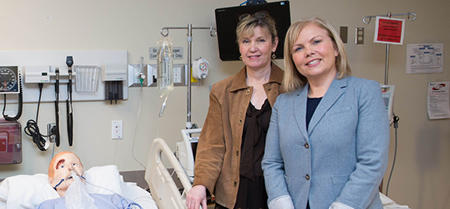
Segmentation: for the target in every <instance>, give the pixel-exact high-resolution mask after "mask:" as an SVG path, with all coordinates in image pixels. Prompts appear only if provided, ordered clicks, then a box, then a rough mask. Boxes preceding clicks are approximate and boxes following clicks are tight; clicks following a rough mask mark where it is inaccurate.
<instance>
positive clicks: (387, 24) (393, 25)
mask: <svg viewBox="0 0 450 209" xmlns="http://www.w3.org/2000/svg"><path fill="white" fill-rule="evenodd" d="M404 33H405V20H404V19H396V18H389V17H379V16H378V17H377V21H376V23H375V35H374V40H373V42H375V43H383V44H399V45H402V44H403V37H404Z"/></svg>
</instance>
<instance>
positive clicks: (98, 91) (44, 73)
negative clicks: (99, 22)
mask: <svg viewBox="0 0 450 209" xmlns="http://www.w3.org/2000/svg"><path fill="white" fill-rule="evenodd" d="M69 57H71V62H72V63H73V67H72V66H70V68H69V67H68V65H67V63H66V59H68V58H69ZM127 65H128V58H127V51H125V50H111V51H94V50H93V51H90V50H89V51H0V66H18V67H19V68H20V69H21V71H22V75H23V79H22V83H23V102H37V101H38V99H39V87H38V84H39V83H42V84H43V88H42V98H41V101H42V102H53V101H55V99H56V92H55V87H56V86H57V85H56V83H57V82H56V80H58V83H59V87H58V88H59V98H60V99H61V100H65V99H66V98H67V97H68V96H69V93H68V92H71V91H70V89H68V88H67V87H68V86H69V85H68V84H69V80H72V82H73V91H72V100H73V101H102V100H111V101H112V100H120V99H124V100H126V99H128V86H127V71H128V70H127V69H128V67H127ZM72 68H73V70H72ZM69 69H70V70H69ZM7 102H8V103H16V102H17V100H16V99H15V98H14V97H13V96H7Z"/></svg>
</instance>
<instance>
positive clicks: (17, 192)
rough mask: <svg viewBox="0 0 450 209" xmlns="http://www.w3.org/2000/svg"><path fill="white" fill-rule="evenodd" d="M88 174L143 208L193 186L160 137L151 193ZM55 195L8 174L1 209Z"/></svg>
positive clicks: (108, 171) (388, 206)
mask: <svg viewBox="0 0 450 209" xmlns="http://www.w3.org/2000/svg"><path fill="white" fill-rule="evenodd" d="M85 177H86V179H87V180H88V181H89V182H91V183H92V184H95V185H96V186H92V185H91V186H89V185H88V191H90V192H92V193H100V194H111V193H112V192H113V193H117V194H120V195H122V196H123V197H125V198H126V199H128V200H131V201H134V202H136V203H138V204H140V205H141V206H142V208H144V209H185V208H186V206H185V201H186V193H187V192H188V191H189V189H190V188H191V182H190V181H189V177H188V175H187V174H186V172H185V170H184V169H183V167H182V166H181V165H180V162H179V161H178V159H177V158H176V157H175V155H174V153H173V152H172V151H171V149H170V148H169V146H168V145H167V144H166V143H165V141H164V140H163V139H161V138H156V139H154V140H153V143H152V145H151V147H150V152H149V155H148V160H147V168H146V170H145V176H144V177H145V181H146V182H147V184H148V186H149V188H150V191H151V195H150V194H149V193H148V192H147V191H145V190H144V189H142V188H140V187H138V186H137V185H136V183H130V182H125V181H124V180H123V177H122V176H121V175H120V173H119V171H118V169H117V167H116V166H114V165H109V166H98V167H93V168H90V169H88V170H87V171H85ZM176 182H177V183H176ZM55 194H56V192H55V191H54V190H53V188H52V187H51V186H50V185H49V184H48V176H47V175H46V174H35V175H17V176H12V177H8V178H6V179H5V180H4V181H3V182H2V183H1V184H0V209H34V208H35V207H37V206H38V205H39V204H40V203H41V202H43V201H45V200H48V199H54V198H57V197H58V196H55ZM56 195H57V194H56ZM380 196H381V201H382V203H383V206H384V209H409V207H408V206H405V205H399V204H397V203H396V202H394V201H393V200H391V199H390V198H389V197H387V196H385V195H383V194H382V193H380Z"/></svg>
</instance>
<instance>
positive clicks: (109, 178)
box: [0, 165, 158, 209]
mask: <svg viewBox="0 0 450 209" xmlns="http://www.w3.org/2000/svg"><path fill="white" fill-rule="evenodd" d="M84 177H85V178H86V182H88V183H87V184H86V187H87V190H88V192H89V193H97V194H119V195H121V196H122V197H124V198H126V199H128V200H129V201H132V202H135V203H137V204H139V205H140V206H141V207H142V208H144V209H157V208H158V207H157V206H156V204H155V202H154V201H153V199H152V197H151V195H150V194H149V193H148V192H147V191H145V190H144V189H142V188H140V187H138V186H137V185H136V183H131V182H125V181H124V180H123V178H122V176H121V175H120V173H119V171H118V169H117V167H116V166H114V165H108V166H97V167H92V168H90V169H88V170H86V171H85V173H84ZM58 197H59V196H58V194H57V193H56V191H55V190H54V189H53V188H52V187H51V186H50V184H49V183H48V176H47V174H35V175H17V176H11V177H8V178H6V179H4V180H3V181H2V183H1V184H0V209H35V208H36V207H37V206H39V204H40V203H42V202H44V201H45V200H49V199H55V198H58Z"/></svg>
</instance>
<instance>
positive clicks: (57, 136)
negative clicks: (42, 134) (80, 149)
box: [55, 68, 60, 147]
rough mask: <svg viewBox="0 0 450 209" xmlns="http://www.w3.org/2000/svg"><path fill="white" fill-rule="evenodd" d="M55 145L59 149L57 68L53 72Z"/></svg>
mask: <svg viewBox="0 0 450 209" xmlns="http://www.w3.org/2000/svg"><path fill="white" fill-rule="evenodd" d="M55 75H56V77H55V98H56V99H55V123H56V126H55V129H56V130H55V144H56V146H57V147H59V142H60V135H59V68H56V70H55Z"/></svg>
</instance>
